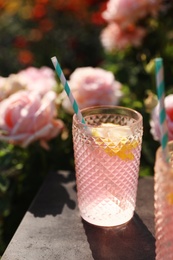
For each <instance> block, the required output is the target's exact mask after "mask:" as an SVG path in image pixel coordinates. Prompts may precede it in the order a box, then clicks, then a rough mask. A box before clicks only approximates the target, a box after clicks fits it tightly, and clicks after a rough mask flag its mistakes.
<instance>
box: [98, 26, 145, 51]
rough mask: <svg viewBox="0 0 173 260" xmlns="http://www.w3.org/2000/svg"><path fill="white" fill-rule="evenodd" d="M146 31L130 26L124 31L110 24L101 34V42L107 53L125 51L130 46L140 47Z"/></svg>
mask: <svg viewBox="0 0 173 260" xmlns="http://www.w3.org/2000/svg"><path fill="white" fill-rule="evenodd" d="M145 34H146V31H145V29H143V28H141V27H137V26H135V25H129V26H127V27H126V28H124V29H122V28H121V27H120V26H119V25H118V24H116V23H110V24H108V26H107V27H106V28H105V29H103V31H102V33H101V36H100V37H101V42H102V44H103V46H104V48H105V49H106V50H107V51H113V50H114V49H118V50H123V49H125V48H127V47H129V46H130V45H133V46H139V45H140V44H141V41H142V39H143V37H144V36H145Z"/></svg>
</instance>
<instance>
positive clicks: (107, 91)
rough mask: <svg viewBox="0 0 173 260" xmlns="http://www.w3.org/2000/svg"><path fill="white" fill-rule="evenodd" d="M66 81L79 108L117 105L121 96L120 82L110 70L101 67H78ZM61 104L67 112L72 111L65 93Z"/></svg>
mask: <svg viewBox="0 0 173 260" xmlns="http://www.w3.org/2000/svg"><path fill="white" fill-rule="evenodd" d="M68 83H69V86H70V88H71V91H72V93H73V95H74V98H75V99H76V101H77V103H78V105H79V107H80V108H81V109H82V108H85V107H89V106H95V105H117V104H118V102H119V99H120V97H121V96H122V92H121V84H120V82H118V81H116V80H115V78H114V75H113V73H112V72H109V71H106V70H103V69H101V68H92V67H84V68H78V69H76V70H75V71H74V72H73V73H72V74H71V76H70V79H69V82H68ZM62 104H63V107H64V108H65V109H66V110H67V111H68V112H73V110H72V107H71V104H70V102H69V99H68V98H67V97H66V95H65V98H64V100H63V102H62Z"/></svg>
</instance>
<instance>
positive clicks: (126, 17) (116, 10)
mask: <svg viewBox="0 0 173 260" xmlns="http://www.w3.org/2000/svg"><path fill="white" fill-rule="evenodd" d="M160 6H161V0H140V1H136V0H109V1H108V3H107V9H106V10H105V11H104V12H103V14H102V15H103V18H104V19H105V20H106V21H108V22H112V21H114V22H116V23H118V24H119V26H121V27H124V26H127V25H128V24H131V23H134V22H136V21H137V20H139V19H141V18H143V17H145V16H147V15H148V14H156V13H157V11H158V10H159V8H160Z"/></svg>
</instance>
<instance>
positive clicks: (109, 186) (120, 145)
mask: <svg viewBox="0 0 173 260" xmlns="http://www.w3.org/2000/svg"><path fill="white" fill-rule="evenodd" d="M81 112H82V115H83V117H84V118H85V121H86V124H87V127H86V125H84V124H82V123H81V122H79V121H78V119H77V117H76V115H74V117H73V145H74V157H75V169H76V181H77V196H78V205H79V210H80V214H81V217H82V218H83V219H85V220H86V221H87V222H89V223H92V224H95V225H98V226H116V225H120V224H123V223H126V222H127V221H129V220H130V219H131V218H132V216H133V214H134V209H135V204H136V193H137V183H138V171H139V164H140V154H141V142H142V134H143V127H142V116H141V114H140V113H138V112H137V111H134V110H132V109H128V108H125V107H118V106H117V107H115V106H114V107H112V106H111V107H103V106H101V107H91V108H86V109H83V110H82V111H81ZM115 125H116V127H117V128H115ZM118 126H123V129H124V130H122V129H121V128H122V127H118ZM127 129H129V130H128V131H126V130H127ZM122 131H125V133H126V136H124V133H123V132H122Z"/></svg>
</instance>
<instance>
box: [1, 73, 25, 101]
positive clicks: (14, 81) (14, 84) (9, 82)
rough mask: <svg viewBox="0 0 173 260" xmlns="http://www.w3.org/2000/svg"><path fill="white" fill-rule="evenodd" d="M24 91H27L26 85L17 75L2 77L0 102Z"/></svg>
mask: <svg viewBox="0 0 173 260" xmlns="http://www.w3.org/2000/svg"><path fill="white" fill-rule="evenodd" d="M22 89H25V85H24V84H23V83H22V81H20V79H19V77H18V75H17V74H11V75H10V76H9V77H8V78H4V77H0V101H2V100H3V99H5V98H7V97H8V96H10V95H11V94H13V93H15V92H17V91H19V90H22Z"/></svg>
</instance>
